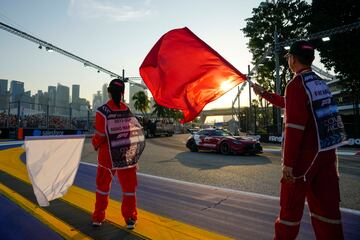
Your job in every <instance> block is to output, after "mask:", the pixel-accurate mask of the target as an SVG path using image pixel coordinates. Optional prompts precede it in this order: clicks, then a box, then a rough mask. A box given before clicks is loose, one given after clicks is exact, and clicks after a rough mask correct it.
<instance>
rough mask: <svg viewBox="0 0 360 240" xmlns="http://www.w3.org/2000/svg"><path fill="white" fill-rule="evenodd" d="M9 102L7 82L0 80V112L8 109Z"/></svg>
mask: <svg viewBox="0 0 360 240" xmlns="http://www.w3.org/2000/svg"><path fill="white" fill-rule="evenodd" d="M9 100H10V96H9V92H8V80H7V79H0V111H3V110H7V109H8V108H9Z"/></svg>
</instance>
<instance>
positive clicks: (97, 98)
mask: <svg viewBox="0 0 360 240" xmlns="http://www.w3.org/2000/svg"><path fill="white" fill-rule="evenodd" d="M101 105H103V101H102V95H101V92H100V91H97V93H96V94H94V95H93V102H92V106H93V109H94V110H96V109H97V108H98V107H100V106H101Z"/></svg>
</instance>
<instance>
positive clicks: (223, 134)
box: [212, 130, 232, 137]
mask: <svg viewBox="0 0 360 240" xmlns="http://www.w3.org/2000/svg"><path fill="white" fill-rule="evenodd" d="M212 135H213V136H225V137H226V136H232V134H231V133H229V132H226V131H223V130H215V131H213V133H212Z"/></svg>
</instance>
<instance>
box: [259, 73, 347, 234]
mask: <svg viewBox="0 0 360 240" xmlns="http://www.w3.org/2000/svg"><path fill="white" fill-rule="evenodd" d="M304 73H311V74H314V73H313V72H312V71H311V69H305V70H303V71H301V72H299V73H297V74H296V75H295V76H294V78H293V79H292V80H291V81H289V83H288V84H287V86H286V89H285V97H282V96H279V95H277V94H274V93H269V92H264V93H263V94H262V97H263V98H265V99H266V100H268V101H269V102H271V103H272V104H273V105H275V106H278V107H281V108H285V112H284V124H285V126H284V127H285V129H284V140H283V146H282V164H283V165H284V166H287V167H291V168H293V175H294V177H295V179H296V180H295V182H293V183H291V182H287V181H285V180H284V179H281V193H280V207H281V209H280V214H279V216H278V218H277V219H276V221H275V239H282V240H283V239H295V238H296V236H297V235H298V232H299V228H300V222H301V218H302V215H303V210H304V202H305V198H306V199H307V202H308V205H309V210H310V215H311V222H312V226H313V228H314V232H315V235H316V239H320V240H322V239H324V240H325V239H327V240H329V239H334V240H335V239H337V240H339V239H343V229H342V224H341V215H340V209H339V202H340V191H339V177H338V171H337V157H336V151H335V149H334V148H332V149H329V150H326V149H325V150H324V151H322V150H321V151H320V149H319V140H318V139H319V138H318V137H317V135H318V129H317V124H316V118H315V117H314V111H313V106H312V105H311V100H312V99H311V97H310V95H309V91H308V92H307V91H306V90H305V89H306V87H305V84H304V78H303V74H304ZM318 78H319V77H318ZM316 81H318V82H314V83H321V81H322V80H321V79H320V78H319V79H317V80H316ZM322 87H324V89H328V88H327V86H326V84H325V86H322ZM326 91H327V90H326ZM330 96H331V95H330ZM328 108H329V107H328ZM328 108H327V109H328ZM320 110H321V109H320ZM340 121H341V119H340ZM325 144H326V143H325ZM330 144H332V143H330ZM326 147H328V146H326ZM330 148H331V147H330Z"/></svg>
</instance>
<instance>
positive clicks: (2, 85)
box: [0, 79, 8, 94]
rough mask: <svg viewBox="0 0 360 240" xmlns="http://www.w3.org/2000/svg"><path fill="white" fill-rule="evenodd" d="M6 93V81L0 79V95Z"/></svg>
mask: <svg viewBox="0 0 360 240" xmlns="http://www.w3.org/2000/svg"><path fill="white" fill-rule="evenodd" d="M7 91H8V80H7V79H0V94H5V93H6V92H7Z"/></svg>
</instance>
